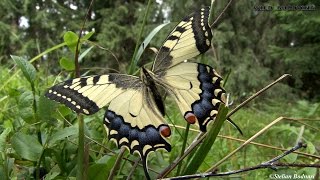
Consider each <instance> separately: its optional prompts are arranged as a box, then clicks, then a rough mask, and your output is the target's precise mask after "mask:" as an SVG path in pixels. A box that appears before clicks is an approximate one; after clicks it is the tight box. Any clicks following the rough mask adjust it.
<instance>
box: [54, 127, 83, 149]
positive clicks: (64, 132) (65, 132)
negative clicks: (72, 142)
mask: <svg viewBox="0 0 320 180" xmlns="http://www.w3.org/2000/svg"><path fill="white" fill-rule="evenodd" d="M77 133H78V128H77V127H76V126H70V127H66V128H64V129H60V130H59V131H57V132H55V133H54V134H53V135H52V136H51V137H50V140H49V142H48V146H49V147H52V146H55V145H56V144H55V143H56V142H57V141H59V140H62V139H64V138H66V137H68V136H72V135H75V134H77Z"/></svg>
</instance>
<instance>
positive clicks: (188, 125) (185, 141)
mask: <svg viewBox="0 0 320 180" xmlns="http://www.w3.org/2000/svg"><path fill="white" fill-rule="evenodd" d="M189 129H190V123H187V126H186V130H185V132H184V138H183V144H182V148H181V153H180V157H181V156H183V153H184V151H185V149H186V145H187V139H188V135H189ZM181 167H182V163H179V165H178V169H177V173H176V175H179V174H180V171H181Z"/></svg>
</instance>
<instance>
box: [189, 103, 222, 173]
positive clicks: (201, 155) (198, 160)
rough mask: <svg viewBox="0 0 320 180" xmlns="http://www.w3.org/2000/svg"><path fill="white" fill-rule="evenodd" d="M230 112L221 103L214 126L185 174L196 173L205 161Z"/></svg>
mask: <svg viewBox="0 0 320 180" xmlns="http://www.w3.org/2000/svg"><path fill="white" fill-rule="evenodd" d="M227 113H228V108H227V107H225V105H224V104H220V106H219V110H218V114H217V117H216V119H215V120H214V122H213V124H212V127H211V128H210V130H209V131H208V134H207V136H206V138H205V139H204V140H203V143H202V144H201V145H200V147H199V149H198V150H197V151H196V153H195V154H194V156H193V157H192V159H191V161H190V162H189V163H188V164H187V167H186V169H185V171H184V172H183V174H193V173H195V172H196V171H197V170H198V168H199V167H200V165H201V164H202V163H203V162H204V159H205V158H206V156H207V154H208V153H209V151H210V149H211V147H212V145H213V143H214V141H215V140H216V138H217V136H218V134H219V131H220V129H221V127H222V125H223V122H224V121H225V120H226V116H227Z"/></svg>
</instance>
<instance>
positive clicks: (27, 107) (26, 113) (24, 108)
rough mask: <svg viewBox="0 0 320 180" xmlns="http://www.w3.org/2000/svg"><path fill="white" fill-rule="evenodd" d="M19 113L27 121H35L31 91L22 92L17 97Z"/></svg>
mask: <svg viewBox="0 0 320 180" xmlns="http://www.w3.org/2000/svg"><path fill="white" fill-rule="evenodd" d="M18 107H19V115H20V117H21V118H22V119H23V120H24V121H25V122H27V123H29V124H30V123H35V120H36V119H35V118H34V111H33V94H32V92H31V91H26V92H24V93H22V94H21V95H20V97H19V105H18Z"/></svg>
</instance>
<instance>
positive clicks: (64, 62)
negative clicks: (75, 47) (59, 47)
mask: <svg viewBox="0 0 320 180" xmlns="http://www.w3.org/2000/svg"><path fill="white" fill-rule="evenodd" d="M59 63H60V66H61V67H62V68H63V69H65V70H67V71H73V70H74V69H75V65H74V61H73V60H71V59H69V58H66V57H62V58H61V59H60V61H59Z"/></svg>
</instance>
